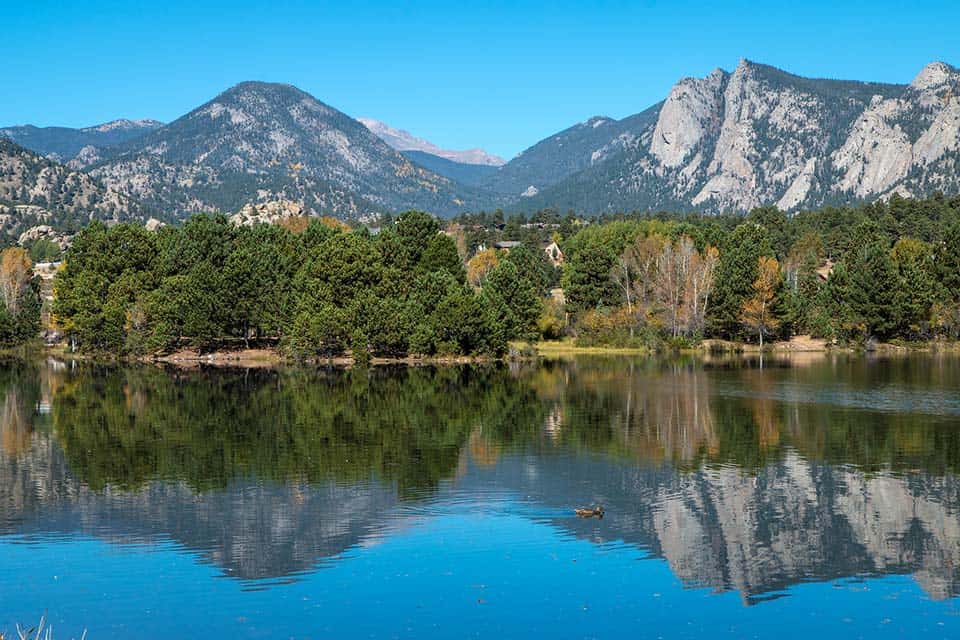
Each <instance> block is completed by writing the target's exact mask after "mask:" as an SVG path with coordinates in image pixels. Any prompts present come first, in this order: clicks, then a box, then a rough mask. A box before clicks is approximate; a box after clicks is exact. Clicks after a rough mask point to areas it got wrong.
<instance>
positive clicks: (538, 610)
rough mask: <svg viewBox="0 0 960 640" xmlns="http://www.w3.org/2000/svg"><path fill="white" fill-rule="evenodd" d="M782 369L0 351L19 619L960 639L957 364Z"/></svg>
mask: <svg viewBox="0 0 960 640" xmlns="http://www.w3.org/2000/svg"><path fill="white" fill-rule="evenodd" d="M780 364H781V366H780V367H777V368H769V367H768V368H766V369H764V370H763V371H760V370H758V369H756V368H754V367H752V366H750V365H740V366H738V367H737V368H734V369H728V368H711V367H709V366H706V365H703V364H699V363H693V364H691V363H685V364H683V365H681V366H660V365H635V366H634V367H624V366H623V364H622V363H620V362H619V361H615V362H613V363H609V362H603V361H600V362H596V361H581V362H575V363H567V364H561V365H545V366H543V367H532V368H528V369H524V370H521V371H519V372H518V371H516V370H509V369H506V368H493V369H487V370H481V371H472V370H462V371H456V372H451V371H449V370H438V371H430V370H423V371H399V372H398V371H391V372H385V371H381V372H376V373H372V374H369V375H368V374H364V375H363V376H360V375H359V374H357V373H350V372H336V371H334V372H322V373H320V374H318V377H304V376H303V374H300V373H289V372H288V373H281V374H276V373H265V372H259V373H253V372H213V371H206V372H193V373H186V374H184V373H182V372H165V371H158V370H149V369H148V370H126V369H92V368H90V369H87V368H81V369H75V370H70V371H65V370H64V369H63V368H54V369H51V368H49V367H48V366H31V367H26V368H23V367H19V366H13V365H9V366H8V369H7V370H3V369H2V368H0V507H2V511H0V578H2V579H0V632H2V631H4V630H6V631H7V632H8V633H9V631H12V629H13V626H14V624H15V623H17V622H19V623H21V624H24V623H27V624H29V623H35V622H36V621H37V620H38V619H39V617H40V615H41V614H43V613H44V612H46V613H47V619H48V621H49V623H50V624H52V626H53V629H54V639H55V640H56V639H60V638H79V637H80V635H81V634H82V633H83V632H84V630H86V632H87V637H88V638H90V639H91V640H99V639H103V638H111V639H112V638H117V639H130V638H169V637H178V638H179V637H189V636H192V635H200V636H202V637H205V638H450V637H465V638H466V637H470V638H473V637H476V638H527V637H531V636H536V637H550V638H622V637H642V638H715V637H730V638H804V639H809V638H811V637H817V638H822V639H824V640H827V639H835V638H836V639H839V638H870V639H871V640H872V639H876V638H932V639H937V638H958V637H960V597H958V594H960V478H958V476H957V469H958V468H960V418H958V417H957V415H956V411H955V410H954V408H955V402H956V397H957V396H958V393H960V392H958V390H960V385H958V384H957V383H958V381H960V362H957V361H954V360H947V361H936V362H934V361H931V362H930V365H931V366H928V367H924V370H925V371H927V372H928V373H927V374H926V376H925V377H918V376H916V375H914V372H915V371H916V369H917V367H918V364H917V363H916V362H915V361H904V362H898V361H891V362H885V363H877V362H859V361H843V362H839V363H838V362H836V361H828V362H824V363H822V364H819V365H818V364H814V365H809V364H807V365H805V366H803V367H800V366H799V365H798V366H788V365H789V363H780ZM934 364H935V365H936V366H933V365H934ZM597 503H602V504H603V505H604V506H605V508H606V510H607V515H606V517H604V518H603V519H579V518H577V517H576V516H575V515H574V514H573V508H574V507H575V506H583V505H591V504H597ZM8 637H9V636H8Z"/></svg>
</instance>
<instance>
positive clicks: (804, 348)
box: [41, 336, 960, 369]
mask: <svg viewBox="0 0 960 640" xmlns="http://www.w3.org/2000/svg"><path fill="white" fill-rule="evenodd" d="M41 352H42V353H43V354H44V355H47V356H55V357H59V358H63V359H65V360H81V361H90V362H116V363H133V362H136V363H141V364H154V365H168V366H173V367H177V368H181V369H194V368H199V367H204V366H206V367H223V368H230V367H239V368H246V369H256V368H263V369H271V368H279V367H283V366H300V365H309V366H332V367H353V366H356V361H355V360H354V358H353V357H352V356H351V355H350V354H349V353H347V354H345V355H340V356H336V357H331V358H312V359H309V360H303V361H297V360H293V359H291V358H287V357H285V356H283V355H282V354H281V353H280V352H279V351H278V350H277V349H275V348H250V349H219V350H215V351H210V352H206V353H200V352H199V351H197V350H194V349H181V350H179V351H176V352H173V353H168V354H163V355H154V356H140V357H121V356H117V355H113V354H104V353H89V354H87V353H72V352H69V351H67V350H66V348H65V345H63V344H55V345H44V346H43V347H42V348H41ZM671 353H672V354H677V355H697V356H753V355H760V354H770V355H789V354H811V355H812V354H830V353H843V354H863V355H867V354H881V355H890V354H903V355H906V354H910V353H947V354H960V341H952V342H917V343H877V344H875V345H873V346H872V347H871V348H870V349H866V348H864V347H862V346H848V345H835V344H830V343H828V342H827V341H825V340H820V339H812V338H809V337H808V336H796V337H795V338H794V339H791V340H789V341H779V342H773V343H770V344H766V345H764V347H763V348H762V349H761V348H760V346H759V345H758V344H755V343H745V342H734V341H728V340H717V339H708V340H704V341H702V342H700V343H699V344H696V345H693V346H690V347H687V348H683V349H678V350H669V349H668V350H662V351H658V350H656V349H653V348H650V347H607V346H579V345H577V344H576V342H575V341H574V340H570V339H566V340H541V341H539V342H536V343H511V345H510V351H509V353H508V354H507V355H504V356H501V357H493V356H413V355H408V356H405V357H402V358H388V357H371V358H370V359H369V360H368V365H369V366H392V365H404V366H414V367H415V366H437V365H440V366H443V365H462V364H491V363H494V362H529V361H532V360H538V359H555V358H564V357H575V356H606V357H644V358H650V357H657V356H663V355H669V354H671Z"/></svg>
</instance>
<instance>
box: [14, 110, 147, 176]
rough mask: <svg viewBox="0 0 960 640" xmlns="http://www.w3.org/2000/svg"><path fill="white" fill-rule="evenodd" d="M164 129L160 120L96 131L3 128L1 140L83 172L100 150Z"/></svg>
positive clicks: (117, 124) (98, 127) (108, 124)
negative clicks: (10, 141)
mask: <svg viewBox="0 0 960 640" xmlns="http://www.w3.org/2000/svg"><path fill="white" fill-rule="evenodd" d="M161 126H163V123H162V122H157V121H156V120H113V121H111V122H106V123H104V124H99V125H96V126H93V127H84V128H83V129H72V128H69V127H35V126H33V125H29V124H28V125H23V126H18V127H6V128H0V138H7V139H9V140H12V141H13V142H16V143H17V144H18V145H20V146H21V147H24V148H26V149H30V150H31V151H34V152H36V153H39V154H40V155H43V156H47V157H48V158H50V159H51V160H56V161H58V162H63V163H66V162H71V161H76V162H74V164H75V165H77V166H75V167H74V168H79V167H80V166H82V165H83V164H85V163H86V162H88V161H89V160H90V159H91V158H95V157H97V156H98V154H99V150H100V149H103V148H106V147H111V146H114V145H117V144H120V143H123V142H127V141H129V140H134V139H136V138H139V137H140V136H143V135H144V134H146V133H149V132H150V131H153V130H154V129H158V128H159V127H161Z"/></svg>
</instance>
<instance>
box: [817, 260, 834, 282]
mask: <svg viewBox="0 0 960 640" xmlns="http://www.w3.org/2000/svg"><path fill="white" fill-rule="evenodd" d="M831 273H833V260H827V261H826V262H824V263H823V264H822V265H821V266H820V267H818V268H817V277H818V278H820V282H826V281H827V280H829V279H830V274H831Z"/></svg>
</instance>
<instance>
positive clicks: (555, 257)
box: [543, 242, 563, 268]
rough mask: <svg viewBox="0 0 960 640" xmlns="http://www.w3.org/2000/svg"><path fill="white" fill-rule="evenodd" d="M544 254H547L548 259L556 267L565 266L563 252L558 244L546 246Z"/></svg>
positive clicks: (552, 243)
mask: <svg viewBox="0 0 960 640" xmlns="http://www.w3.org/2000/svg"><path fill="white" fill-rule="evenodd" d="M543 252H544V253H546V254H547V258H548V259H549V260H550V263H551V264H552V265H553V266H554V267H557V268H559V267H562V266H563V251H561V250H560V246H559V245H558V244H557V243H556V242H551V243H550V244H548V245H547V246H545V247H544V248H543Z"/></svg>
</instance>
